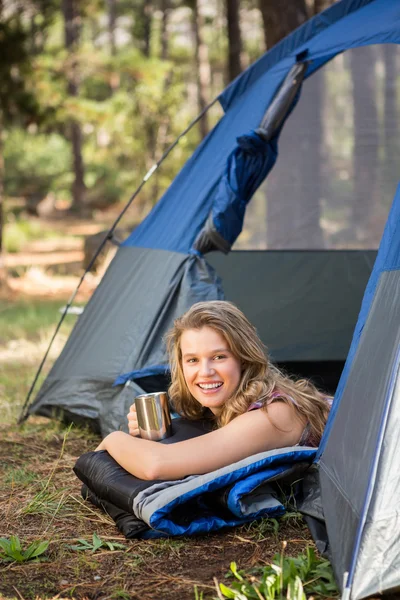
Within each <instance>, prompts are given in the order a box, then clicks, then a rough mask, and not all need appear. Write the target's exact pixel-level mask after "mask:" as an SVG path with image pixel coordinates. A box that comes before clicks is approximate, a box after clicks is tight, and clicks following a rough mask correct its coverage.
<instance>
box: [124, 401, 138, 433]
mask: <svg viewBox="0 0 400 600" xmlns="http://www.w3.org/2000/svg"><path fill="white" fill-rule="evenodd" d="M127 416H128V429H129V435H133V436H138V435H140V432H139V425H138V420H137V414H136V406H135V404H132V406H131V407H130V409H129V413H128V415H127Z"/></svg>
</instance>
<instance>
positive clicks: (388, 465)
mask: <svg viewBox="0 0 400 600" xmlns="http://www.w3.org/2000/svg"><path fill="white" fill-rule="evenodd" d="M399 343H400V272H399V271H389V272H385V273H383V274H382V275H381V277H380V280H379V283H378V286H377V288H376V292H375V297H374V300H373V303H372V307H371V310H370V313H369V315H368V318H367V321H366V323H365V326H364V330H363V333H362V335H361V338H360V343H359V346H358V349H357V352H356V354H355V357H354V360H353V364H352V367H351V371H350V374H349V377H348V380H347V384H346V388H345V390H344V392H343V396H342V398H341V401H340V405H339V407H338V410H337V414H336V417H335V421H334V424H333V427H332V430H331V433H330V436H329V439H328V442H327V445H326V448H325V451H324V453H323V455H322V457H321V461H320V467H321V470H320V479H321V492H322V500H323V504H324V514H325V519H326V524H327V530H328V536H329V540H330V546H331V552H332V557H333V564H334V566H335V571H336V575H337V579H338V581H341V580H342V577H343V574H344V573H345V572H346V571H348V570H349V567H350V563H351V558H352V554H353V547H354V540H355V539H356V533H357V530H358V527H359V522H360V518H361V515H362V514H363V511H364V507H365V503H366V498H367V492H368V490H369V485H372V486H373V490H374V496H373V498H374V500H373V503H371V505H370V506H368V505H367V513H366V527H365V529H364V531H363V532H362V538H361V546H360V551H359V553H358V557H357V563H356V570H355V578H354V582H353V586H352V594H351V598H352V600H357V599H359V598H364V597H366V596H368V595H370V594H373V593H376V592H379V589H380V583H379V580H380V577H383V578H384V576H385V572H387V574H388V579H389V581H391V582H392V583H393V586H395V585H400V538H399V536H398V531H399V529H398V528H397V529H394V527H395V526H396V524H398V521H399V514H398V507H399V502H398V498H399V495H398V493H399V488H400V473H399V471H398V469H397V468H396V467H394V465H395V463H396V461H395V453H397V456H398V449H397V446H398V431H399V417H400V400H399V398H400V397H399V395H398V392H396V393H395V394H393V395H391V393H392V392H391V390H392V388H391V387H390V382H391V380H392V377H393V373H395V374H397V369H398V364H397V361H398V347H399ZM388 403H390V411H391V414H390V419H389V420H388V423H390V425H389V428H388V429H387V431H386V432H385V442H384V444H385V452H384V454H382V456H380V454H379V446H378V441H379V437H380V434H381V431H382V429H381V428H382V423H383V415H384V413H385V408H386V407H387V405H388ZM376 456H377V457H378V461H377V460H376ZM375 471H376V472H375ZM371 482H372V483H371ZM394 532H397V534H396V535H395V536H394V537H391V536H393V533H394ZM388 539H390V540H391V541H390V543H389V545H386V546H382V548H385V552H386V550H387V548H388V547H391V552H390V555H391V557H392V558H391V561H392V562H391V564H387V565H385V564H384V562H385V560H384V555H385V552H383V553H382V563H381V564H380V566H379V569H381V571H380V575H379V577H377V570H378V567H377V556H378V555H379V552H377V545H379V544H380V542H379V540H381V541H383V540H386V541H385V543H387V542H388ZM394 545H395V546H396V547H397V550H395V549H394V547H393V546H394ZM393 557H397V558H395V562H396V565H394V564H393ZM396 573H397V575H396ZM384 589H388V584H387V581H386V579H385V586H384Z"/></svg>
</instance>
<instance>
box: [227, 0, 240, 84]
mask: <svg viewBox="0 0 400 600" xmlns="http://www.w3.org/2000/svg"><path fill="white" fill-rule="evenodd" d="M226 19H227V25H228V80H229V81H232V80H233V79H235V77H237V76H238V75H240V73H241V72H242V62H241V53H242V37H241V33H240V18H239V0H226Z"/></svg>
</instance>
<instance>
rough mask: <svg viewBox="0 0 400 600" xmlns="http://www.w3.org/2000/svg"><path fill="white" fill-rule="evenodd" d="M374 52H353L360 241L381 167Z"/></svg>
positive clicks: (355, 178)
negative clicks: (379, 160)
mask: <svg viewBox="0 0 400 600" xmlns="http://www.w3.org/2000/svg"><path fill="white" fill-rule="evenodd" d="M375 62H376V59H375V48H373V47H371V46H364V47H363V48H354V49H353V50H351V51H350V67H351V77H352V80H353V114H354V140H355V143H354V147H353V181H354V199H353V206H352V215H351V221H352V226H353V228H354V230H355V232H356V234H358V237H361V238H364V236H365V234H366V231H365V227H367V228H368V226H369V225H370V222H369V221H370V218H371V216H372V209H373V207H374V205H375V203H376V200H377V198H376V193H377V163H378V112H377V106H376V100H375V94H376V76H375Z"/></svg>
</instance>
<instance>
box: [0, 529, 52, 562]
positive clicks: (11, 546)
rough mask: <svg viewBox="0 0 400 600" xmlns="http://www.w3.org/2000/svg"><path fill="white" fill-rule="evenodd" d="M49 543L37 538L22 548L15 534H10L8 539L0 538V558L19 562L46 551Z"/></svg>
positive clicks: (33, 557)
mask: <svg viewBox="0 0 400 600" xmlns="http://www.w3.org/2000/svg"><path fill="white" fill-rule="evenodd" d="M49 543H50V542H48V541H47V540H43V541H40V540H38V541H35V542H32V543H31V544H29V546H28V547H27V548H25V549H23V548H22V544H21V541H20V539H19V537H18V536H17V535H12V536H11V537H10V538H9V539H8V538H0V560H3V561H6V562H19V563H22V562H26V561H28V560H33V559H35V558H38V557H39V556H41V555H42V554H44V553H45V552H46V550H47V548H48V547H49Z"/></svg>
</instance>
